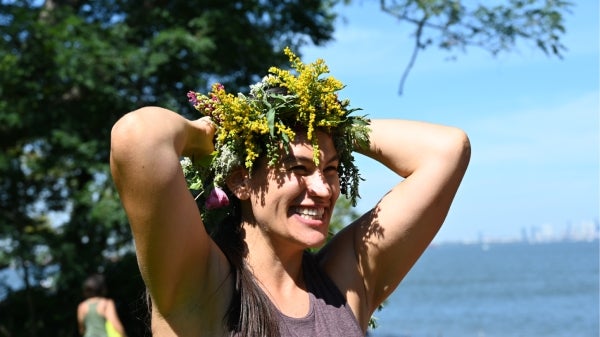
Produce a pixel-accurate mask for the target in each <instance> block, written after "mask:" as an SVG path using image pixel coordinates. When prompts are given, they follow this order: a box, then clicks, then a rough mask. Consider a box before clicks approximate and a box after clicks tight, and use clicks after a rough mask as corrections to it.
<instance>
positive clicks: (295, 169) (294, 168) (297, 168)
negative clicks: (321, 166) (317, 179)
mask: <svg viewBox="0 0 600 337" xmlns="http://www.w3.org/2000/svg"><path fill="white" fill-rule="evenodd" d="M290 171H292V172H294V173H296V174H308V168H307V167H306V166H303V165H296V166H292V167H290Z"/></svg>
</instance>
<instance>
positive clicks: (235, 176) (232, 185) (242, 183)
mask: <svg viewBox="0 0 600 337" xmlns="http://www.w3.org/2000/svg"><path fill="white" fill-rule="evenodd" d="M226 183H227V187H228V188H229V190H230V191H231V192H232V193H233V194H234V195H235V196H236V197H237V198H238V199H240V200H247V199H248V198H249V197H250V193H249V190H248V171H247V170H246V169H244V168H238V169H236V170H235V171H233V172H232V173H231V174H230V175H229V177H228V178H227V180H226Z"/></svg>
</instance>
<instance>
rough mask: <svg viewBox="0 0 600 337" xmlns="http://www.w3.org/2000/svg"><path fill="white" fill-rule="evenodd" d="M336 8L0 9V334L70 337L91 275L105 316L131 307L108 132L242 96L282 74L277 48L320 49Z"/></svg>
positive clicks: (115, 2) (132, 289) (269, 4)
mask: <svg viewBox="0 0 600 337" xmlns="http://www.w3.org/2000/svg"><path fill="white" fill-rule="evenodd" d="M334 4H335V1H317V0H309V1H306V0H302V1H300V0H294V1H285V2H282V1H264V0H262V1H258V0H257V1H250V0H244V1H208V0H207V1H180V0H175V1H164V0H145V1H119V0H100V1H88V0H68V1H65V0H47V1H45V2H40V1H28V0H7V1H2V2H0V13H1V14H0V27H1V31H0V34H1V37H2V38H1V39H0V83H1V84H0V134H2V139H1V141H0V144H1V145H0V146H1V151H0V176H1V177H2V178H1V180H0V186H1V189H0V212H1V213H0V245H1V247H2V254H0V259H1V261H0V268H2V269H4V270H6V269H7V268H8V267H9V266H14V267H16V268H17V270H19V272H20V273H21V274H20V275H21V278H22V281H23V289H20V290H19V291H17V292H13V291H11V290H10V289H9V288H7V287H6V285H4V286H5V287H4V289H6V293H5V294H4V295H5V297H4V298H2V299H1V300H2V303H0V316H1V317H2V322H1V323H0V325H1V326H0V334H2V331H10V332H11V335H13V336H42V335H59V336H68V335H75V334H76V332H75V327H76V325H75V322H76V320H75V308H76V304H77V302H78V300H79V299H80V282H81V281H82V280H83V279H84V278H85V276H87V274H89V273H92V272H96V271H104V272H106V273H108V274H109V275H107V278H108V280H109V285H111V287H110V288H111V290H112V291H113V295H119V294H124V296H126V297H121V298H116V300H117V303H121V304H122V306H129V305H131V303H136V304H137V303H138V302H137V299H138V298H139V296H142V295H143V292H144V288H143V284H141V282H140V277H139V273H138V271H137V266H136V265H135V263H130V262H131V261H132V260H133V261H135V259H134V258H133V259H132V256H133V249H132V238H131V234H130V232H129V228H128V225H127V219H126V218H125V215H124V212H123V210H122V208H121V206H120V203H119V199H118V195H117V194H116V192H115V189H114V187H113V185H112V181H111V179H110V176H109V169H108V156H109V134H110V129H111V126H112V124H113V123H114V122H115V121H116V120H117V119H118V118H119V117H120V116H122V115H123V114H124V113H126V112H127V111H131V110H133V109H136V108H138V107H140V106H143V105H151V104H154V105H162V106H167V107H170V108H172V109H174V110H177V111H181V112H182V114H186V115H188V116H189V115H190V114H191V112H192V111H193V109H191V107H189V106H188V104H187V102H186V98H185V94H186V92H187V91H188V90H197V91H206V89H208V87H209V85H210V84H211V83H212V82H213V81H220V82H222V83H223V84H225V85H226V86H227V87H228V89H229V90H231V91H234V90H238V89H239V88H240V87H242V86H244V87H246V86H247V85H248V84H249V83H252V82H255V81H256V80H258V77H259V76H261V75H263V74H264V73H265V72H266V70H267V69H268V67H269V66H270V65H280V66H281V65H283V64H284V63H285V62H286V61H287V59H286V57H285V56H284V55H283V53H282V52H281V50H282V49H283V47H284V46H290V47H292V48H293V49H298V48H300V47H301V46H302V45H304V44H306V43H314V44H320V43H323V42H324V41H327V40H329V39H330V38H331V34H332V32H333V20H334V18H335V15H334V14H333V13H332V11H331V9H332V6H333V5H334ZM116 266H120V267H122V268H117V267H116ZM117 279H118V280H121V281H122V282H119V283H113V284H110V282H111V280H117ZM117 285H118V287H117ZM56 308H61V310H56ZM126 311H130V310H126ZM126 323H129V324H127V325H128V327H130V329H129V330H131V331H129V332H130V334H129V335H130V336H135V335H139V334H141V333H138V332H139V331H137V330H135V329H133V330H132V328H131V326H132V325H134V324H131V322H126ZM138 325H139V324H138ZM134 330H135V331H134Z"/></svg>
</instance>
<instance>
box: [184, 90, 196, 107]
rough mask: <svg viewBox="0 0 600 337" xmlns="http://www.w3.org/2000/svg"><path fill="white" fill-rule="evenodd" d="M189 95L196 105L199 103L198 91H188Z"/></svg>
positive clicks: (191, 101)
mask: <svg viewBox="0 0 600 337" xmlns="http://www.w3.org/2000/svg"><path fill="white" fill-rule="evenodd" d="M187 97H188V99H189V101H190V103H192V105H196V103H198V98H197V96H196V93H195V92H193V91H188V93H187Z"/></svg>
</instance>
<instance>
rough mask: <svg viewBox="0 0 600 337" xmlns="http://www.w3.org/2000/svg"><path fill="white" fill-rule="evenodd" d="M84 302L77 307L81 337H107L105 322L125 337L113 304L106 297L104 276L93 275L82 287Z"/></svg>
mask: <svg viewBox="0 0 600 337" xmlns="http://www.w3.org/2000/svg"><path fill="white" fill-rule="evenodd" d="M82 293H83V298H84V300H83V301H82V302H81V303H79V305H78V306H77V323H78V327H79V333H80V334H81V335H82V336H83V337H107V336H108V335H107V328H106V322H107V321H108V322H110V323H111V324H112V326H113V327H114V329H115V330H116V331H117V332H118V333H119V334H120V335H121V336H123V337H126V334H125V329H124V328H123V324H122V323H121V320H120V319H119V315H118V313H117V310H116V307H115V302H114V301H113V300H112V299H111V298H108V297H106V293H107V288H106V283H105V280H104V276H103V275H101V274H93V275H90V276H89V277H88V278H86V279H85V281H84V282H83V285H82Z"/></svg>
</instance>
